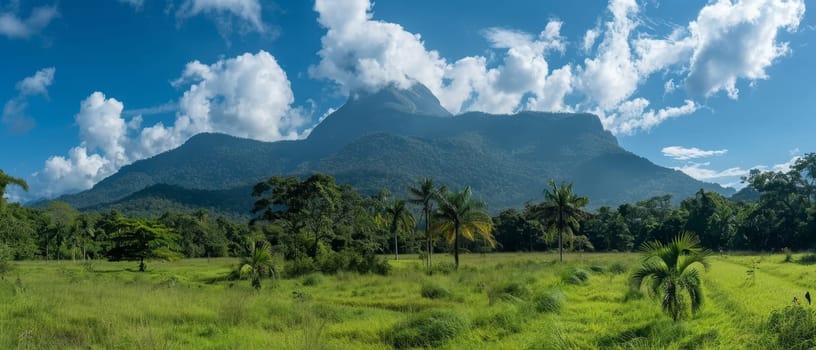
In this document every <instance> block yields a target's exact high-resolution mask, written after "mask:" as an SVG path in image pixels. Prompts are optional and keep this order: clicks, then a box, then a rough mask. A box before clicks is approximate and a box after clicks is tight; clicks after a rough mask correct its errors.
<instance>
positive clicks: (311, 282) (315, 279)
mask: <svg viewBox="0 0 816 350" xmlns="http://www.w3.org/2000/svg"><path fill="white" fill-rule="evenodd" d="M322 280H323V278H322V276H321V275H320V274H319V273H313V274H310V275H308V276H306V277H305V278H304V279H303V282H302V283H301V284H302V285H304V286H316V285H318V284H320V281H322Z"/></svg>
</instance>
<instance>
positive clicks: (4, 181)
mask: <svg viewBox="0 0 816 350" xmlns="http://www.w3.org/2000/svg"><path fill="white" fill-rule="evenodd" d="M8 185H16V186H19V187H20V188H22V189H23V190H24V191H26V192H28V183H26V182H25V180H23V179H19V178H16V177H13V176H9V175H6V173H4V172H3V170H2V169H0V212H2V211H3V210H5V209H6V197H4V196H3V195H5V194H6V186H8Z"/></svg>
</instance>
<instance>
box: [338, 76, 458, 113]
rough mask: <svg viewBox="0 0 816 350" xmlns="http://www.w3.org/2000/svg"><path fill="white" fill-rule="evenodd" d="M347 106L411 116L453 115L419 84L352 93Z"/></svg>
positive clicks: (429, 91) (391, 86) (390, 86)
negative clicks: (405, 87)
mask: <svg viewBox="0 0 816 350" xmlns="http://www.w3.org/2000/svg"><path fill="white" fill-rule="evenodd" d="M347 105H348V106H349V107H363V108H365V109H368V110H372V109H382V108H385V109H390V110H395V111H399V112H404V113H410V114H420V115H429V116H437V117H449V116H451V113H450V112H448V111H447V110H446V109H445V108H444V107H442V105H441V104H440V103H439V99H437V98H436V96H434V94H433V92H431V90H429V89H428V88H427V87H426V86H425V85H422V84H421V83H419V82H415V83H414V85H413V86H411V87H409V88H407V89H403V88H400V87H399V86H396V85H388V86H386V87H383V88H382V89H380V90H378V91H376V92H368V91H357V92H352V93H351V94H350V96H349V100H348V103H347Z"/></svg>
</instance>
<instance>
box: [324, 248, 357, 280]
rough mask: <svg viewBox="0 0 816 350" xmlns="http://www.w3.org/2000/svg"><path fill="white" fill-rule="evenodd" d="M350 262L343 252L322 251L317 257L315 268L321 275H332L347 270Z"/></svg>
mask: <svg viewBox="0 0 816 350" xmlns="http://www.w3.org/2000/svg"><path fill="white" fill-rule="evenodd" d="M350 260H351V259H350V257H349V254H345V252H343V253H338V252H335V251H332V250H324V251H321V252H320V254H319V255H318V257H317V268H318V269H319V270H320V271H322V272H323V273H326V274H330V275H333V274H335V273H337V271H341V270H346V269H348V267H349V261H350Z"/></svg>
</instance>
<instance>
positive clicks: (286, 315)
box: [0, 253, 816, 349]
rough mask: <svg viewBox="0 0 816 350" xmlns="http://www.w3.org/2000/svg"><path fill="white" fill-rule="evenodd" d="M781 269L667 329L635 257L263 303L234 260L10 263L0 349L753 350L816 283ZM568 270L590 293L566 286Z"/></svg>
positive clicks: (347, 285)
mask: <svg viewBox="0 0 816 350" xmlns="http://www.w3.org/2000/svg"><path fill="white" fill-rule="evenodd" d="M796 257H797V256H795V257H794V258H796ZM783 260H784V256H783V255H771V256H755V255H740V256H727V257H721V256H715V257H712V264H711V265H712V266H711V269H710V270H709V271H708V272H706V273H705V274H704V275H703V281H704V287H705V293H706V301H705V306H704V308H703V310H702V312H701V313H699V314H697V315H695V316H693V317H691V318H689V319H687V320H684V321H680V322H677V323H674V322H672V321H671V319H670V318H669V317H668V316H666V315H664V314H662V313H661V311H660V307H659V305H658V301H657V300H655V299H654V298H650V297H649V296H644V297H643V298H639V299H637V298H627V283H626V282H627V278H628V272H623V273H620V272H621V271H620V270H624V269H628V270H631V268H632V267H634V266H635V264H637V263H638V256H637V255H636V254H588V253H584V254H577V253H576V254H568V255H566V256H565V263H564V264H563V265H562V264H559V263H558V262H557V255H556V254H543V253H537V254H523V253H518V254H484V255H480V254H469V255H463V256H462V268H461V269H460V271H458V272H448V273H445V272H444V271H437V272H436V273H434V274H433V275H430V276H429V275H427V274H426V273H425V271H424V268H423V264H422V261H420V260H418V259H417V258H416V257H415V256H403V257H401V260H399V261H392V264H393V266H394V269H393V271H392V273H391V275H389V276H378V275H359V274H356V273H346V272H341V273H338V274H336V275H332V276H323V275H312V276H304V277H299V278H293V279H280V280H277V281H274V282H272V281H265V283H264V288H263V289H261V290H260V291H256V290H254V289H253V288H252V287H251V286H250V284H249V282H248V281H228V280H226V279H225V278H223V277H225V276H226V275H227V274H228V273H229V272H230V271H231V270H232V269H233V268H234V267H235V266H236V264H237V260H236V259H210V260H207V259H194V260H183V261H177V262H151V263H150V264H149V265H148V268H149V271H148V272H146V273H139V272H135V268H136V266H135V264H133V263H128V262H121V263H111V262H102V261H100V262H95V263H94V264H93V269H88V268H87V266H86V265H83V264H81V263H72V262H70V261H63V262H59V263H57V262H21V263H15V266H14V269H13V270H12V271H11V272H10V273H7V274H5V276H4V277H3V279H2V280H0V301H2V302H0V348H2V349H88V348H100V349H102V348H105V349H107V348H114V349H141V348H156V349H190V348H213V349H389V348H391V347H392V344H393V343H394V342H395V341H396V340H395V339H399V340H400V341H401V343H400V344H412V341H411V340H410V334H411V333H405V332H402V333H399V334H396V333H394V332H396V329H398V328H397V327H399V325H405V324H411V323H410V322H412V321H410V320H413V319H414V318H412V317H419V318H420V319H421V317H423V316H422V315H435V314H438V312H445V313H446V315H447V316H445V317H448V318H449V319H450V320H451V321H449V322H453V324H455V325H456V326H455V327H453V328H452V329H453V330H452V331H451V332H452V333H451V335H450V336H449V337H448V336H445V337H443V338H442V340H440V341H439V342H437V343H434V347H435V348H440V349H466V348H467V349H471V348H472V349H480V348H482V349H487V348H489V349H575V348H578V349H581V348H620V349H648V348H655V349H699V348H710V349H745V348H762V347H763V346H767V343H766V342H763V340H762V337H763V335H762V333H761V332H760V331H759V329H760V327H761V326H762V325H763V324H764V322H766V320H767V318H768V315H769V314H770V312H771V311H772V310H774V309H778V308H781V307H784V306H787V305H790V304H791V300H792V298H793V296H798V297H799V299H802V300H803V301H804V297H803V295H804V292H805V290H806V288H807V286H812V285H814V282H816V273H814V272H813V271H812V269H813V267H812V266H806V265H801V264H797V263H784V262H783ZM794 260H795V259H794ZM435 262H436V263H437V264H450V262H452V258H451V257H449V256H446V255H442V254H438V255H437V256H435ZM613 265H616V266H615V268H613ZM752 266H757V267H758V269H756V271H757V272H756V274H755V276H754V277H753V278H751V277H750V275H748V274H747V273H746V271H747V270H748V269H749V268H751V267H752ZM576 269H581V270H585V271H587V272H589V279H588V280H587V281H586V282H584V283H582V284H571V283H565V282H564V276H565V275H568V274H570V273H574V271H575V270H576ZM813 292H814V295H816V290H814V291H813ZM546 293H551V295H554V296H555V297H554V298H555V299H553V300H556V301H551V300H550V299H545V297H544V296H546V295H550V294H546ZM537 303H545V304H544V305H545V306H539V304H537ZM546 303H556V304H557V306H548V305H549V304H546ZM417 315H419V316H417ZM406 322H408V323H406ZM462 325H464V326H462ZM406 339H408V340H406ZM420 343H421V342H416V343H415V344H420ZM763 344H764V345H763Z"/></svg>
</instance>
